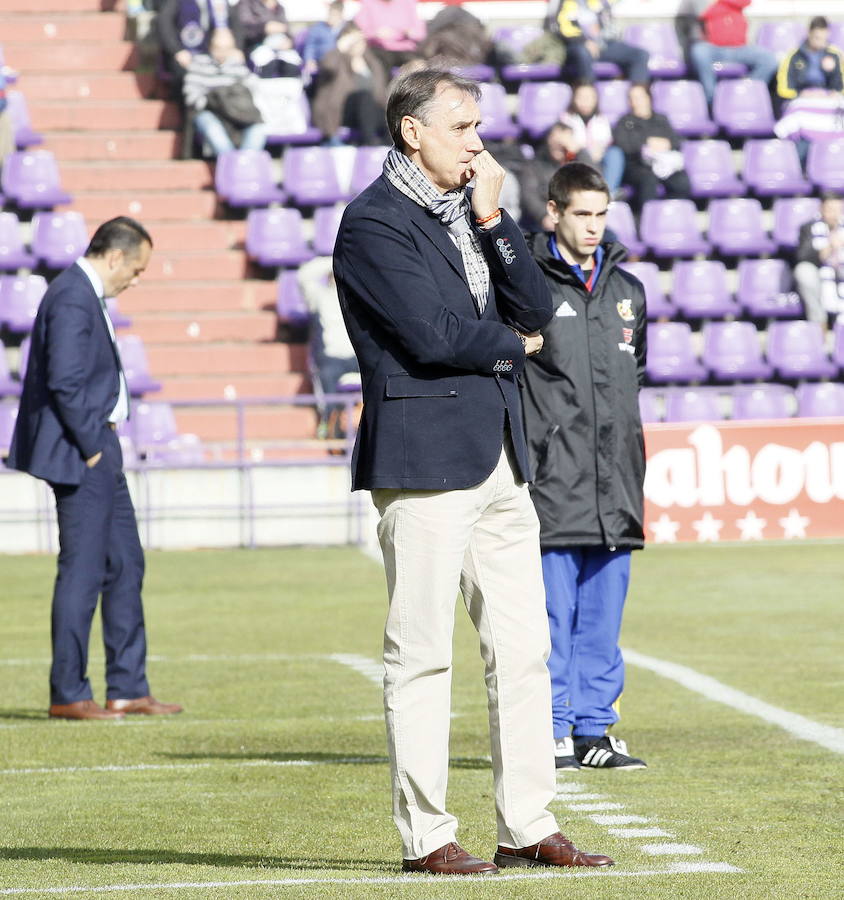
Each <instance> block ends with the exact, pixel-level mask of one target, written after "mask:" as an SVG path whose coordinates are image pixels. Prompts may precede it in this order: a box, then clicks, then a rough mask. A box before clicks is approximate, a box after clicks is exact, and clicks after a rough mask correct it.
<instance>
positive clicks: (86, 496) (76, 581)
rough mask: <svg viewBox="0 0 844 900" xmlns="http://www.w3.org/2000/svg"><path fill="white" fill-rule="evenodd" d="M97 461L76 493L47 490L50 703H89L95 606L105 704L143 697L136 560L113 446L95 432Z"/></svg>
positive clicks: (137, 547) (109, 435)
mask: <svg viewBox="0 0 844 900" xmlns="http://www.w3.org/2000/svg"><path fill="white" fill-rule="evenodd" d="M102 453H103V455H102V458H101V459H100V461H99V462H98V463H97V465H95V466H94V467H93V468H89V469H86V470H85V473H84V475H83V476H82V482H81V483H80V484H79V485H61V484H54V485H52V488H53V492H54V493H55V496H56V513H57V516H58V522H59V558H58V574H57V577H56V584H55V589H54V591H53V611H52V642H53V665H52V668H51V670H50V702H51V703H61V704H64V703H75V702H76V701H77V700H88V699H91V698H92V691H91V684H90V682H89V681H88V677H87V668H88V643H89V639H90V635H91V622H92V620H93V617H94V611H95V610H96V608H97V601H98V599H99V597H100V594H102V606H101V610H100V614H101V618H102V628H103V643H104V645H105V655H106V688H107V690H106V697H107V699H110V700H111V699H134V698H136V697H145V696H146V695H147V694H149V685H148V684H147V680H146V672H145V669H146V632H145V629H144V614H143V607H142V605H141V585H142V583H143V576H144V554H143V549H142V548H141V542H140V538H139V537H138V526H137V523H136V521H135V509H134V507H133V506H132V500H131V498H130V496H129V488H128V485H127V484H126V476H125V475H124V474H123V458H122V454H121V451H120V442H119V440H118V438H117V435H116V434H115V432H113V431H112V430H111V429H110V428H108V427H106V426H104V427H103V451H102Z"/></svg>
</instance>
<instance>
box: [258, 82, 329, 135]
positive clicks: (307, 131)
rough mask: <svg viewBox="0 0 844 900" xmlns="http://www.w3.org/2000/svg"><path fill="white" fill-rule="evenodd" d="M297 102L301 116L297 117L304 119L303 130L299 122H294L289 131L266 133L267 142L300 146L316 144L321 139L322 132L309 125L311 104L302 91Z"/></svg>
mask: <svg viewBox="0 0 844 900" xmlns="http://www.w3.org/2000/svg"><path fill="white" fill-rule="evenodd" d="M297 103H298V105H299V110H300V112H301V113H302V115H301V117H299V118H300V121H301V120H302V119H304V122H305V128H304V130H303V129H301V128H300V126H299V122H296V123H295V128H294V129H293V130H290V131H278V130H274V131H273V132H271V133H270V134H268V135H267V144H270V145H276V144H290V145H294V146H300V145H308V144H318V143H319V142H320V141H321V140H323V137H324V136H323V133H322V132H321V131H320V130H319V128H314V127H313V125H311V104H310V103H309V102H308V98H307V97H306V96H305V95H304V93H303V94H302V96H301V97H299V99H298V101H297ZM291 121H292V120H291Z"/></svg>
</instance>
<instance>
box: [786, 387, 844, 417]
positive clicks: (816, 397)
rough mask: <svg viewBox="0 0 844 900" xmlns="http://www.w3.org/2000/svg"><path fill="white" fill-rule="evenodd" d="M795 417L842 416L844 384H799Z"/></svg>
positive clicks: (843, 412) (843, 410)
mask: <svg viewBox="0 0 844 900" xmlns="http://www.w3.org/2000/svg"><path fill="white" fill-rule="evenodd" d="M797 415H798V416H801V417H807V416H819V417H820V416H822V417H824V418H830V419H832V418H841V417H842V416H844V384H840V383H838V382H835V381H827V382H824V383H822V384H801V385H800V386H799V387H798V388H797Z"/></svg>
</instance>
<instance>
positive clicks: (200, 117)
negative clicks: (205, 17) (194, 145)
mask: <svg viewBox="0 0 844 900" xmlns="http://www.w3.org/2000/svg"><path fill="white" fill-rule="evenodd" d="M208 50H209V52H208V53H207V54H205V53H200V54H198V55H197V56H195V57H194V58H193V59H192V61H191V64H190V66H189V67H188V71H187V75H186V76H185V106H186V108H187V110H188V111H189V113H191V114H192V123H193V127H194V128H195V129H196V131H197V133H198V134H199V136H200V137H201V138H202V140H203V141H204V142H205V143H206V144H207V145H208V146H209V147H210V148H211V151H212V153H213V155H214V156H219V155H220V154H221V153H225V152H226V151H227V150H234V149H235V147H236V146H237V147H240V148H241V149H243V150H261V149H263V147H264V143H265V141H266V136H267V135H266V128H265V127H264V123H263V121H262V120H261V114H260V113H259V112H258V109H257V107H256V106H255V103H254V101H253V100H252V95H251V93H250V92H249V88H248V87H247V84H246V82H247V79H248V78H249V77H250V75H251V73H250V71H249V69H248V67H247V66H246V63H245V62H244V61H243V54H242V53H241V51H240V50H238V48H237V47H236V46H235V42H234V35H233V34H232V32H231V31H230V30H229V29H228V28H218V29H217V30H216V31H215V32H214V34H213V36H212V38H211V43H210V45H209V48H208Z"/></svg>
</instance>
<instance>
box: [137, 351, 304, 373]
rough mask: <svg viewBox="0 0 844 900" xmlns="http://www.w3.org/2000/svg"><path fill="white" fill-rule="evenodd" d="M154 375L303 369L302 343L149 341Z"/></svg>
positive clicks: (302, 370) (148, 355)
mask: <svg viewBox="0 0 844 900" xmlns="http://www.w3.org/2000/svg"><path fill="white" fill-rule="evenodd" d="M146 351H147V360H148V361H149V366H150V371H152V372H153V373H154V375H155V377H156V378H160V379H166V378H167V377H168V376H170V375H212V374H216V375H225V376H226V377H227V378H233V377H235V376H239V375H266V373H267V372H304V371H305V370H306V368H307V348H306V347H305V345H304V344H281V343H272V344H254V345H250V344H210V345H206V346H179V345H165V344H158V345H156V344H153V345H152V346H150V347H147V348H146Z"/></svg>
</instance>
